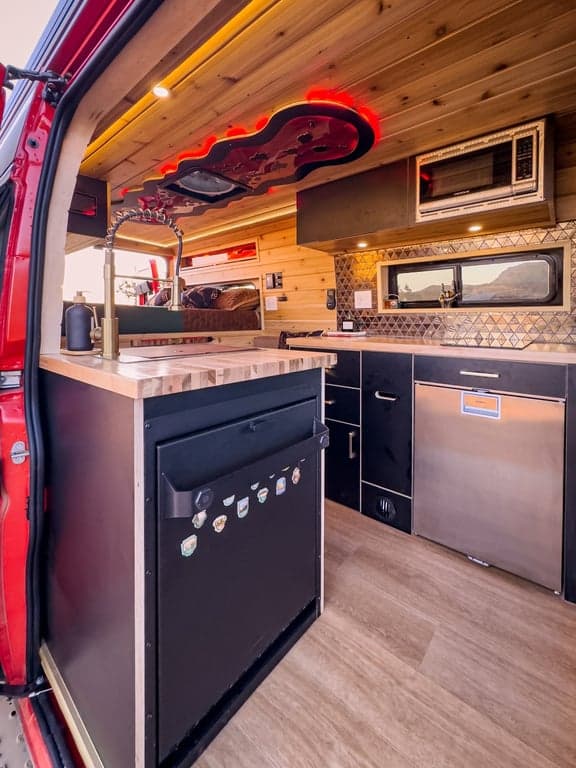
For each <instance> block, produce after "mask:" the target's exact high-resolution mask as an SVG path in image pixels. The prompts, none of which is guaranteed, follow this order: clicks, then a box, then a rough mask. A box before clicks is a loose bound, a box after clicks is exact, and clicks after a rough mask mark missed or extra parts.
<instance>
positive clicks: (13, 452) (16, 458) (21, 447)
mask: <svg viewBox="0 0 576 768" xmlns="http://www.w3.org/2000/svg"><path fill="white" fill-rule="evenodd" d="M28 456H30V451H29V450H27V448H26V443H23V442H22V440H17V441H16V442H15V443H14V444H13V445H12V448H10V458H11V460H12V464H24V462H25V461H26V459H27V458H28Z"/></svg>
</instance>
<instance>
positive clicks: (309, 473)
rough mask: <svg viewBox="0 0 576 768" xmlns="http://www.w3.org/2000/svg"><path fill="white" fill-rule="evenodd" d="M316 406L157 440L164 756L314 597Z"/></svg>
mask: <svg viewBox="0 0 576 768" xmlns="http://www.w3.org/2000/svg"><path fill="white" fill-rule="evenodd" d="M316 407H317V405H316V400H309V401H305V402H302V403H299V404H295V405H292V406H289V407H286V408H279V409H277V410H274V411H271V412H267V413H264V414H262V415H261V416H257V417H252V418H249V419H241V420H239V421H237V422H233V423H231V424H228V425H224V426H220V427H217V428H214V429H208V430H204V431H202V432H199V433H197V434H193V435H190V436H188V437H183V438H180V439H177V440H171V441H167V442H164V443H162V444H160V445H159V446H158V447H157V459H158V470H157V471H158V488H159V499H158V501H159V504H158V521H157V525H158V581H157V590H158V591H157V601H158V626H157V632H158V656H157V659H158V747H159V760H160V761H164V760H166V758H167V757H168V756H169V755H170V754H171V753H172V752H173V751H174V750H175V749H177V747H178V744H179V743H180V742H181V741H182V740H183V739H185V738H186V737H189V736H190V735H191V734H194V727H195V726H196V725H197V723H199V721H201V720H202V719H203V718H205V717H206V715H207V713H209V712H210V709H211V708H212V707H215V706H217V705H218V703H219V701H220V700H221V699H222V697H223V696H224V695H225V694H226V692H227V691H228V690H229V689H230V687H231V686H233V685H234V683H235V682H236V681H237V680H238V679H239V678H240V677H241V676H242V675H243V674H244V673H245V672H246V670H248V669H249V668H250V667H251V666H252V665H253V664H254V663H255V662H256V661H257V660H258V659H259V657H260V656H261V655H262V654H263V653H265V652H266V650H267V649H268V648H269V647H270V646H271V644H272V643H273V642H274V641H275V639H276V638H277V637H278V636H279V635H280V634H281V633H282V631H283V630H284V629H286V628H287V627H288V626H289V625H290V624H291V623H292V622H293V621H294V620H295V619H296V618H297V617H298V616H299V615H300V613H301V612H302V611H304V609H305V608H306V607H307V606H309V604H310V602H311V601H313V600H314V599H315V598H316V597H317V595H318V586H319V585H318V574H319V570H318V558H319V547H318V516H317V513H316V510H317V498H318V463H319V451H320V448H321V445H322V442H323V440H322V430H321V428H320V429H319V428H318V422H317V421H316V418H315V417H316ZM175 511H176V512H177V513H178V514H175Z"/></svg>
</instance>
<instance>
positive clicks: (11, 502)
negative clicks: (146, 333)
mask: <svg viewBox="0 0 576 768" xmlns="http://www.w3.org/2000/svg"><path fill="white" fill-rule="evenodd" d="M134 1H135V0H108V1H107V2H103V1H102V0H89V1H88V2H86V3H85V4H84V5H83V7H81V10H80V11H79V12H78V15H77V16H76V18H75V19H74V21H73V22H72V23H71V24H70V25H68V26H67V27H66V28H65V29H64V30H63V32H62V36H61V39H60V40H57V41H56V44H55V45H54V41H52V42H51V45H52V49H51V51H50V53H49V54H47V55H46V56H44V57H42V54H41V53H40V55H39V60H41V61H42V67H43V69H52V70H54V71H56V72H59V73H69V74H70V76H71V80H73V79H74V78H75V77H77V76H78V75H79V74H80V73H81V71H82V69H83V68H84V67H85V66H86V64H87V63H88V62H89V61H90V60H91V59H92V58H93V57H94V55H95V54H97V53H98V51H99V49H100V48H101V47H102V46H103V45H104V44H105V39H106V37H107V35H108V34H109V33H110V32H111V31H112V30H113V29H114V28H115V26H116V25H117V23H118V22H119V21H120V19H121V18H122V17H123V15H124V14H125V13H126V11H127V9H128V8H129V7H130V6H131V5H133V4H134ZM4 73H5V68H4V67H3V66H1V65H0V82H3V79H4ZM0 91H2V89H0ZM42 91H43V85H42V84H37V85H34V86H28V92H29V93H31V94H32V96H33V98H32V101H31V102H30V104H29V107H28V114H27V118H26V122H25V125H24V128H23V131H22V135H21V136H20V139H19V144H18V148H17V150H16V154H15V157H14V162H13V166H12V170H11V181H12V183H13V185H14V205H13V215H12V221H11V227H10V232H9V236H8V243H7V249H6V254H5V264H4V272H3V275H2V285H1V286H0V371H20V370H22V369H23V366H24V354H25V343H26V333H27V312H26V306H27V296H28V287H29V265H30V249H31V241H32V224H33V217H34V209H35V204H36V197H37V192H38V185H39V181H40V176H41V172H42V167H43V164H44V162H45V159H46V148H47V144H48V137H49V133H50V129H51V126H52V121H53V117H54V108H53V107H51V106H50V105H49V104H47V103H46V102H45V101H44V100H43V99H42ZM3 106H4V93H3V91H2V95H1V96H0V117H1V116H2V110H3ZM13 112H14V114H13V115H9V116H8V117H7V119H11V118H12V119H14V118H15V115H16V114H17V113H18V110H14V111H13ZM17 441H20V442H23V443H24V444H25V446H26V447H28V438H27V433H26V424H25V411H24V393H23V389H22V388H21V387H20V388H17V389H14V390H4V391H2V390H0V465H1V468H2V469H1V476H0V665H1V667H2V670H3V672H4V675H5V679H6V681H7V682H8V683H10V684H14V685H18V684H23V683H24V682H26V631H27V618H26V599H27V597H26V595H27V593H26V562H27V555H28V543H29V523H28V518H27V500H28V495H29V487H30V475H29V468H30V461H29V460H28V459H26V460H25V461H24V462H23V463H21V464H14V463H13V462H12V461H11V459H10V449H11V447H12V445H13V444H14V442H17ZM20 711H21V714H22V717H23V725H24V728H25V732H26V736H27V740H28V743H29V745H30V749H31V751H32V753H33V757H34V764H35V765H36V766H37V768H46V767H47V766H49V765H51V763H50V761H49V758H48V754H47V752H46V750H45V747H44V745H43V744H42V740H41V736H40V733H39V730H38V725H37V722H36V718H35V717H34V714H33V712H32V710H31V708H30V706H29V703H28V702H26V701H22V703H21V706H20Z"/></svg>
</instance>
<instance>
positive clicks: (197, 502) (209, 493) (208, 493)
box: [194, 488, 214, 511]
mask: <svg viewBox="0 0 576 768" xmlns="http://www.w3.org/2000/svg"><path fill="white" fill-rule="evenodd" d="M213 501H214V491H213V490H212V489H211V488H202V489H201V490H199V491H198V493H197V494H196V496H195V497H194V506H195V507H196V509H198V510H200V511H201V510H203V509H208V507H209V506H210V505H211V504H212V502H213Z"/></svg>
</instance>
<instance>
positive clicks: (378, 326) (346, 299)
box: [335, 221, 576, 347]
mask: <svg viewBox="0 0 576 768" xmlns="http://www.w3.org/2000/svg"><path fill="white" fill-rule="evenodd" d="M560 240H564V241H569V242H570V245H571V254H570V274H569V275H564V279H565V280H566V279H569V280H570V312H538V311H537V310H536V311H529V312H518V311H516V310H514V309H503V310H499V311H495V312H473V311H471V312H466V313H464V312H450V311H446V310H445V311H442V312H440V311H439V312H438V313H435V312H434V310H428V311H427V312H425V313H424V312H423V313H422V314H416V313H414V314H412V313H410V314H402V310H399V312H398V314H386V315H379V314H378V313H377V311H376V309H375V307H376V306H377V301H376V299H377V297H376V264H377V262H379V261H382V260H384V259H407V258H421V259H425V258H427V257H428V258H430V257H431V256H440V255H451V254H458V253H462V252H465V251H475V250H479V249H483V248H507V247H511V246H523V245H530V246H534V245H540V244H545V245H552V244H554V243H555V242H558V241H560ZM335 269H336V293H337V307H338V328H341V327H342V321H343V320H346V319H353V320H354V322H355V326H356V327H357V328H358V329H359V330H365V331H367V332H368V333H370V334H378V335H385V336H393V337H401V338H406V337H423V338H428V339H439V340H440V339H445V338H446V339H453V340H457V341H458V342H459V343H462V344H470V345H471V346H486V347H516V346H524V345H525V344H526V343H528V342H530V341H538V342H549V343H564V344H575V343H576V221H564V222H561V223H559V224H557V225H555V226H553V227H538V228H533V229H524V230H519V231H514V232H501V233H498V234H495V235H484V236H482V237H467V238H462V239H460V240H450V241H438V242H434V243H425V244H419V245H407V246H401V247H396V248H388V249H384V250H377V251H369V252H359V253H347V254H340V255H338V256H336V257H335ZM361 290H371V291H372V303H373V305H374V309H354V291H361Z"/></svg>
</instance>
